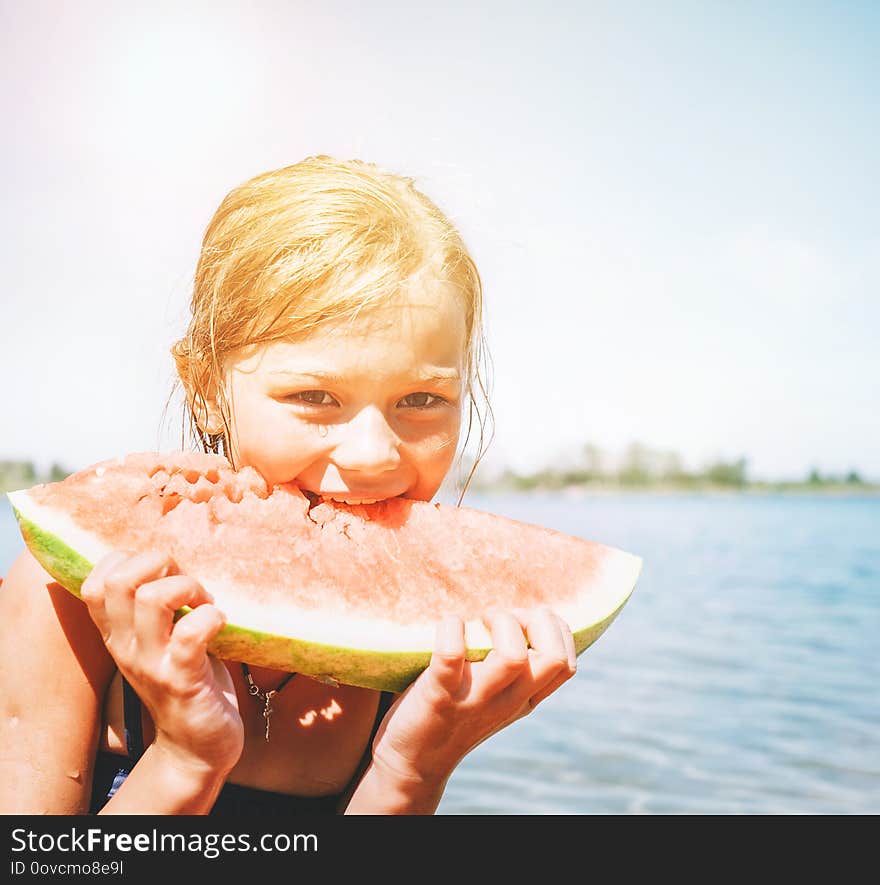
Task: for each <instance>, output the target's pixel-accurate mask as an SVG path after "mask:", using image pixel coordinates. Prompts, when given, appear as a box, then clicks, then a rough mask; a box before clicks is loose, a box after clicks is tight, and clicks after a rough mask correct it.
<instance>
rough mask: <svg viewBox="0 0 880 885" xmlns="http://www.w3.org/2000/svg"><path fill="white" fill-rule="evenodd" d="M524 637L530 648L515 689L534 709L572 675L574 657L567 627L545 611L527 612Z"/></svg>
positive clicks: (543, 609)
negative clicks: (526, 667)
mask: <svg viewBox="0 0 880 885" xmlns="http://www.w3.org/2000/svg"><path fill="white" fill-rule="evenodd" d="M526 635H527V637H528V640H529V644H530V645H531V649H530V651H529V674H528V676H527V675H526V674H523V676H522V677H521V679H520V680H519V684H518V685H517V686H516V688H518V689H519V690H520V691H522V692H523V694H524V695H525V696H526V697H528V698H529V706H530V708H531V709H534V708H535V707H536V706H537V705H538V704H539V703H541V701H543V700H544V699H545V698H547V697H549V696H550V695H551V694H552V693H553V692H554V691H556V689H557V688H559V686H560V685H562V684H563V683H564V682H566V681H567V680H568V679H570V678H571V677H572V676H573V675H574V674H575V671H576V670H577V655H576V653H575V645H574V637H573V636H572V633H571V628H570V627H569V626H568V624H567V623H566V622H565V621H564V620H563V619H562V618H560V617H559V615H557V614H555V613H554V612H553V611H551V610H550V609H549V608H546V607H543V606H541V607H538V608H536V609H533V610H532V611H531V612H529V613H528V615H527V623H526Z"/></svg>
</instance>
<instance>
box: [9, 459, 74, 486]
mask: <svg viewBox="0 0 880 885" xmlns="http://www.w3.org/2000/svg"><path fill="white" fill-rule="evenodd" d="M69 475H70V471H69V470H67V469H66V468H65V467H62V466H61V465H60V464H52V466H51V467H50V468H49V470H48V471H47V472H46V473H40V472H39V471H38V470H37V468H36V467H35V466H34V463H33V461H0V491H2V492H11V491H15V490H16V489H29V488H30V487H31V486H35V485H37V484H38V483H41V482H58V481H59V480H62V479H64V478H65V477H66V476H69Z"/></svg>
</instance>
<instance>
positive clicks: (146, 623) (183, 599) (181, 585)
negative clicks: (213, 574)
mask: <svg viewBox="0 0 880 885" xmlns="http://www.w3.org/2000/svg"><path fill="white" fill-rule="evenodd" d="M213 601H214V599H213V597H212V596H211V595H210V594H209V593H208V592H207V591H206V590H205V588H204V587H202V585H201V584H199V582H198V581H195V580H194V579H193V578H190V577H189V576H187V575H171V576H169V577H167V578H161V579H160V580H158V581H149V582H148V583H146V584H142V585H141V586H140V587H139V588H138V590H137V592H136V593H135V597H134V630H135V634H136V637H137V643H138V649H139V651H143V652H144V653H146V654H150V653H151V652H157V651H159V650H160V649H161V648H163V647H164V646H165V645H166V644H167V642H168V640H169V638H170V636H171V631H172V628H173V626H174V616H175V613H176V612H177V611H178V610H179V609H180V608H181V607H182V606H184V605H188V606H190V607H191V608H195V607H196V606H200V605H202V604H203V603H209V602H213Z"/></svg>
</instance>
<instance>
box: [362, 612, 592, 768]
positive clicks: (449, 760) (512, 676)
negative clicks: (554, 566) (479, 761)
mask: <svg viewBox="0 0 880 885" xmlns="http://www.w3.org/2000/svg"><path fill="white" fill-rule="evenodd" d="M484 621H485V623H486V626H487V627H488V628H489V630H490V631H491V633H492V642H493V648H492V651H490V652H489V654H488V655H487V656H486V658H485V660H483V661H479V662H475V663H470V662H468V661H467V660H465V638H464V624H463V623H462V621H461V619H459V618H456V617H447V618H444V620H443V621H442V622H441V623H440V625H439V626H438V630H437V641H436V645H435V650H434V653H433V655H432V657H431V663H430V665H429V666H428V667H427V669H426V670H425V671H424V672H423V673H422V674H421V675H420V676H419V678H418V679H416V680H415V682H413V684H412V685H410V686H409V688H407V690H406V691H405V692H404V693H403V694H402V695H401V696H400V698H398V700H397V701H396V702H395V704H394V706H392V708H391V710H389V712H388V715H387V716H386V717H385V720H384V721H383V723H382V726H381V728H380V730H379V732H378V734H377V735H376V740H375V742H374V745H373V760H374V762H375V763H376V764H378V765H380V766H382V767H383V768H385V769H387V770H390V772H392V773H393V774H395V775H396V776H398V777H403V778H404V779H407V780H412V781H417V782H422V783H426V784H435V785H436V784H445V781H446V779H447V778H448V777H449V775H450V774H451V773H452V771H453V769H454V768H455V766H456V765H457V764H458V763H459V762H460V761H461V759H463V758H464V756H466V755H467V754H468V753H469V752H470V751H471V750H473V749H474V747H476V746H477V745H478V744H480V743H481V742H482V741H484V740H486V738H488V737H490V736H491V735H493V734H495V733H496V732H498V731H500V730H501V729H502V728H504V727H505V726H507V725H509V724H510V723H511V722H514V721H516V720H517V719H520V718H521V717H523V716H525V715H527V714H528V713H530V712H531V711H532V710H534V709H535V707H536V706H537V705H538V704H539V703H540V702H541V701H542V700H544V698H546V697H547V696H548V695H550V694H552V693H553V692H554V691H555V690H556V689H557V688H559V686H560V685H562V683H563V682H565V681H566V680H568V679H570V678H571V677H572V676H573V675H574V673H575V671H576V669H577V661H576V654H575V646H574V637H573V636H572V633H571V629H570V628H569V626H568V624H566V623H565V621H563V620H562V618H560V617H559V616H558V615H556V614H554V613H553V612H552V611H551V610H550V609H549V608H547V607H544V606H542V607H539V608H535V609H531V610H529V611H527V612H522V611H516V612H509V611H497V610H496V611H491V612H489V613H487V615H486V616H485V618H484Z"/></svg>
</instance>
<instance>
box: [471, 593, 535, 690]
mask: <svg viewBox="0 0 880 885" xmlns="http://www.w3.org/2000/svg"><path fill="white" fill-rule="evenodd" d="M483 620H484V622H485V624H486V626H487V627H488V628H489V630H490V632H491V633H492V650H491V651H490V652H489V654H488V655H487V656H486V660H485V661H484V665H483V667H482V668H481V679H482V680H483V685H484V687H485V689H486V691H487V692H489V693H490V694H495V693H496V692H500V691H503V690H504V689H505V688H507V686H509V685H510V684H511V683H512V682H513V681H514V680H515V679H517V678H518V677H519V676H520V674H521V673H522V672H523V669H524V668H527V667H528V661H529V658H528V647H527V645H526V637H525V633H524V632H523V627H522V624H521V623H520V622H519V620H518V619H517V617H516V616H515V615H514V614H513V613H512V612H509V611H499V610H497V609H493V610H491V611H489V612H487V613H486V615H485V616H484V618H483Z"/></svg>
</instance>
